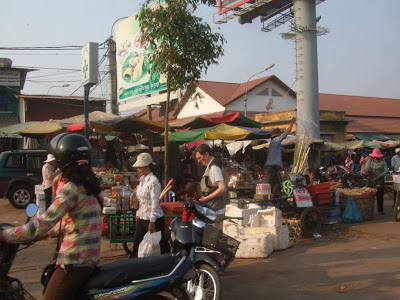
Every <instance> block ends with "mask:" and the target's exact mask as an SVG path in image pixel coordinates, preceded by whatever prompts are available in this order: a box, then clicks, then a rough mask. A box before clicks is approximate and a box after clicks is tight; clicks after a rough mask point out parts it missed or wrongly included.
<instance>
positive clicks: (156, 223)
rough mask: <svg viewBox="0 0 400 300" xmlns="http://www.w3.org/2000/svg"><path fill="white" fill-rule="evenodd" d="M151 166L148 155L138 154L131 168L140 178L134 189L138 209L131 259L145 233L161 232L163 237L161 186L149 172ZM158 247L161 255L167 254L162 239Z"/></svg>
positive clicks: (136, 253)
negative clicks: (136, 171) (134, 169)
mask: <svg viewBox="0 0 400 300" xmlns="http://www.w3.org/2000/svg"><path fill="white" fill-rule="evenodd" d="M152 164H154V163H153V159H152V158H151V155H150V154H149V153H140V154H139V155H138V157H137V160H136V162H135V163H134V164H133V166H132V167H134V168H137V170H138V172H139V174H140V175H141V177H140V182H139V185H138V186H137V188H136V198H137V199H138V201H139V209H138V210H137V211H136V226H135V233H134V236H133V250H132V254H131V257H137V256H138V250H139V244H140V242H141V241H142V240H143V237H144V236H145V234H146V233H147V231H150V233H153V232H156V231H161V236H162V237H163V236H164V222H165V221H164V213H163V211H162V209H161V207H160V194H161V184H160V181H159V180H158V179H157V177H156V176H155V175H154V174H153V172H152V171H151V165H152ZM160 247H161V253H166V252H169V248H168V245H167V242H166V241H165V240H164V238H162V239H161V241H160Z"/></svg>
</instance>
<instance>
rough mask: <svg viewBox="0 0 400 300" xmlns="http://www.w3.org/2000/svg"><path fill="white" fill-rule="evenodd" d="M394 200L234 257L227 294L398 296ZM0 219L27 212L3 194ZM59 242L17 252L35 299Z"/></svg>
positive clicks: (399, 251) (331, 299)
mask: <svg viewBox="0 0 400 300" xmlns="http://www.w3.org/2000/svg"><path fill="white" fill-rule="evenodd" d="M392 204H393V201H392V200H391V199H389V198H388V197H386V198H385V203H384V206H385V211H386V215H385V216H382V215H378V214H377V213H375V217H374V219H373V220H371V221H367V222H363V223H358V224H343V223H339V224H333V225H323V227H322V230H321V232H320V234H321V237H320V238H311V239H302V240H300V242H299V243H298V244H297V245H295V246H294V247H291V248H289V249H286V250H282V251H278V252H273V253H272V254H271V255H270V256H269V257H267V258H265V259H236V260H235V261H234V262H233V263H232V264H231V265H230V267H229V269H228V270H227V271H226V272H225V273H224V274H222V275H221V278H222V283H223V290H224V299H226V300H236V299H256V300H257V299H267V298H268V299H304V300H306V299H307V300H308V299H318V300H320V299H324V300H325V299H326V300H338V299H341V300H342V299H365V300H367V299H371V300H372V299H374V300H376V299H400V269H399V267H398V266H399V265H400V239H399V238H400V223H397V222H394V221H393V212H392ZM375 211H376V208H375ZM0 222H2V223H11V224H14V225H19V224H22V223H24V222H25V215H24V211H21V210H17V209H14V208H13V207H12V206H11V205H10V204H9V203H8V201H6V200H4V199H0ZM56 242H57V241H56V239H55V238H50V239H47V240H44V241H41V242H38V243H36V244H34V245H32V246H30V247H29V248H28V249H26V250H23V251H21V252H19V253H18V255H17V258H16V260H15V263H14V265H13V268H12V270H11V274H10V275H11V276H14V277H17V278H19V279H20V280H21V281H22V283H23V284H24V287H25V288H26V290H28V291H29V292H30V293H31V294H32V295H33V296H34V297H35V298H36V299H41V298H42V293H41V290H42V286H41V284H40V276H41V272H42V270H43V267H44V266H45V265H47V264H48V263H50V262H51V258H52V254H53V251H54V249H55V245H56ZM124 258H127V255H126V254H125V252H124V251H123V250H122V247H121V246H120V244H110V243H107V242H103V243H102V254H101V262H102V263H107V262H111V261H114V260H118V259H124Z"/></svg>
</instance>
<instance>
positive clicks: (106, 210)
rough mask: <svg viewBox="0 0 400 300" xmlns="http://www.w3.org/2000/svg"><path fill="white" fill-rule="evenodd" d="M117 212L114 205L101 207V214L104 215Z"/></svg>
mask: <svg viewBox="0 0 400 300" xmlns="http://www.w3.org/2000/svg"><path fill="white" fill-rule="evenodd" d="M116 213H117V208H116V207H103V214H105V215H113V214H116Z"/></svg>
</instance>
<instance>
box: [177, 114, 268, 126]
mask: <svg viewBox="0 0 400 300" xmlns="http://www.w3.org/2000/svg"><path fill="white" fill-rule="evenodd" d="M222 123H225V124H228V125H231V126H246V127H254V128H261V123H260V122H257V121H254V120H252V119H250V118H247V117H245V116H244V115H242V114H240V113H238V112H234V113H230V114H226V115H223V116H216V117H205V116H197V117H191V118H187V119H184V120H178V121H172V122H171V123H170V124H171V126H172V127H173V128H175V129H185V128H188V129H199V128H208V127H212V126H215V125H218V124H222Z"/></svg>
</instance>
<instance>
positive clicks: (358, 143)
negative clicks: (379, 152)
mask: <svg viewBox="0 0 400 300" xmlns="http://www.w3.org/2000/svg"><path fill="white" fill-rule="evenodd" d="M342 145H344V146H345V147H346V149H348V150H354V149H359V148H370V149H375V148H378V149H380V148H382V146H381V145H380V144H376V143H371V142H369V141H365V140H355V141H351V142H344V143H342Z"/></svg>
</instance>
